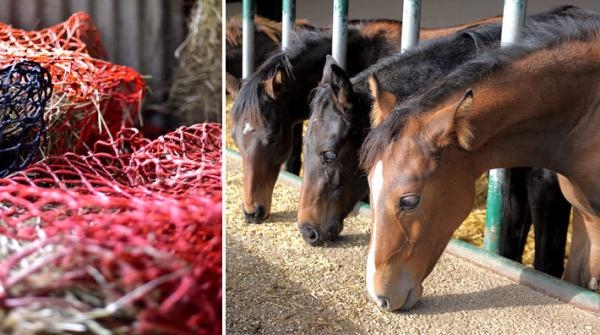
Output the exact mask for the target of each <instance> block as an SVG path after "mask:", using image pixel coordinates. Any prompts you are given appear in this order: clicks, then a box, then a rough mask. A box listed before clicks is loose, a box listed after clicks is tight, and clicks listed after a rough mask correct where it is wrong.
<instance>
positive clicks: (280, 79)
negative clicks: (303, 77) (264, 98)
mask: <svg viewBox="0 0 600 335" xmlns="http://www.w3.org/2000/svg"><path fill="white" fill-rule="evenodd" d="M285 81H286V74H285V71H284V70H283V67H282V66H281V65H277V68H276V69H275V72H274V73H273V75H272V76H271V77H270V78H268V79H267V80H265V81H264V85H265V92H266V93H267V95H268V96H269V97H270V98H271V99H274V100H275V99H277V98H278V97H279V96H280V95H281V93H282V91H283V87H284V85H285Z"/></svg>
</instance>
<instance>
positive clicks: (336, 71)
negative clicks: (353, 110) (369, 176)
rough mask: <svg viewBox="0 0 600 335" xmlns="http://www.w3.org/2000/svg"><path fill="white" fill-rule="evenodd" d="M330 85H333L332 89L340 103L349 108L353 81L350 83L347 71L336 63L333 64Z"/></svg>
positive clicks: (341, 105)
mask: <svg viewBox="0 0 600 335" xmlns="http://www.w3.org/2000/svg"><path fill="white" fill-rule="evenodd" d="M329 85H331V90H332V91H333V95H334V97H335V99H336V100H337V103H338V105H339V106H340V107H342V108H343V109H346V108H349V107H350V105H351V102H350V95H351V94H352V93H351V92H352V83H350V78H349V77H348V74H347V73H346V71H344V69H342V68H341V67H339V66H337V65H336V64H332V65H331V82H330V83H329Z"/></svg>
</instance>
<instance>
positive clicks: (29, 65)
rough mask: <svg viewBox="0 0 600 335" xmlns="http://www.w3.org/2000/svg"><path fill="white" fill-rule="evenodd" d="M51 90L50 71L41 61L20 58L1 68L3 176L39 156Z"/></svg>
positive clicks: (0, 157)
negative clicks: (40, 63) (28, 60)
mask: <svg viewBox="0 0 600 335" xmlns="http://www.w3.org/2000/svg"><path fill="white" fill-rule="evenodd" d="M51 94H52V86H51V82H50V74H49V73H48V71H46V70H45V69H44V68H42V67H41V66H40V65H39V64H37V63H33V62H27V61H25V62H19V63H15V64H13V65H12V66H9V67H7V68H5V69H1V70H0V177H4V176H6V175H8V174H9V173H11V172H14V171H18V170H21V169H23V168H25V167H26V166H27V165H29V164H30V163H31V162H33V161H34V159H36V157H37V156H38V149H39V147H40V144H41V143H42V141H43V139H44V135H45V133H46V124H45V122H44V108H45V107H46V102H47V101H48V99H49V98H50V95H51Z"/></svg>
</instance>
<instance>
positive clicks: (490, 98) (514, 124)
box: [455, 48, 600, 176]
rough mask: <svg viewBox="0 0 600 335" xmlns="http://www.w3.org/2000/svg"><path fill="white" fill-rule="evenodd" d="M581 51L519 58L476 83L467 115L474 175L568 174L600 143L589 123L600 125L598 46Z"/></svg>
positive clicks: (599, 60) (599, 59) (599, 136)
mask: <svg viewBox="0 0 600 335" xmlns="http://www.w3.org/2000/svg"><path fill="white" fill-rule="evenodd" d="M555 51H556V50H555ZM558 51H560V50H558ZM581 51H587V54H582V53H568V52H566V53H565V54H563V55H559V54H557V53H556V52H554V53H550V54H549V55H546V56H544V57H546V58H543V57H542V58H540V57H534V58H533V59H531V60H521V61H517V62H516V63H515V64H513V65H511V66H509V67H507V68H506V69H504V70H502V71H501V72H500V74H499V75H498V76H495V77H494V78H493V79H490V80H485V83H484V84H481V85H475V86H474V87H473V92H474V93H475V96H474V99H473V108H472V111H473V113H472V114H471V115H469V116H467V118H468V119H469V120H470V124H471V125H472V130H473V134H474V142H473V145H472V150H471V153H470V156H471V159H472V163H473V166H474V167H475V171H476V173H478V174H481V173H483V172H484V171H485V170H488V169H491V168H509V167H517V166H535V167H545V168H549V169H552V170H554V171H556V172H559V173H562V174H564V175H567V176H568V175H570V174H572V172H573V171H572V170H571V168H570V167H571V166H572V165H573V164H572V162H573V160H574V159H578V157H581V155H583V154H584V153H583V152H582V151H581V150H580V149H582V148H588V149H589V145H594V144H597V145H600V135H598V134H597V132H596V131H595V130H594V129H590V128H593V127H589V124H600V111H597V108H598V106H599V105H600V95H599V94H598V89H599V86H600V52H597V51H600V50H593V49H592V48H588V49H587V50H581ZM590 52H592V53H596V55H592V54H591V53H590ZM561 56H562V57H561ZM540 62H542V63H540ZM539 64H542V65H541V66H540V65H539ZM455 101H457V100H455ZM586 125H588V126H587V127H586ZM584 140H585V141H587V142H586V143H585V145H582V141H584Z"/></svg>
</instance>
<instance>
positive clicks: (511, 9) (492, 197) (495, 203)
mask: <svg viewBox="0 0 600 335" xmlns="http://www.w3.org/2000/svg"><path fill="white" fill-rule="evenodd" d="M526 12H527V0H505V1H504V13H503V17H502V36H501V38H500V40H501V45H502V46H507V45H510V44H512V43H515V42H516V41H517V39H518V38H519V33H520V31H521V27H523V25H524V24H525V14H526ZM509 184H510V173H509V172H508V171H507V170H506V169H494V170H490V172H489V174H488V195H487V202H486V216H485V231H484V235H483V236H484V237H483V248H484V249H485V250H487V251H489V252H493V253H496V254H497V253H498V250H499V240H500V222H501V219H502V217H503V216H505V215H506V213H503V212H502V208H503V206H502V203H503V201H507V197H508V186H509Z"/></svg>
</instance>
